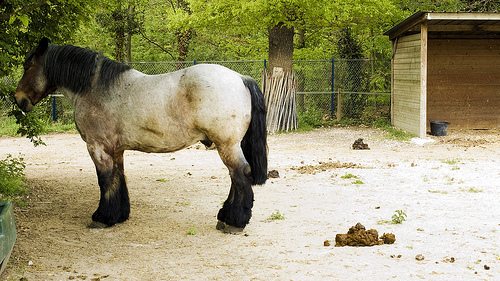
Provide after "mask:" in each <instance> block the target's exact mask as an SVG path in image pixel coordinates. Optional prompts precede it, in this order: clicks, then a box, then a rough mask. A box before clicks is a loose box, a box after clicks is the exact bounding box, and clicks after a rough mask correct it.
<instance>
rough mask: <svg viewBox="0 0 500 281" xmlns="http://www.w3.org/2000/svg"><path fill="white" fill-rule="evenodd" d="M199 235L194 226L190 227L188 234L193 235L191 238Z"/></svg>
mask: <svg viewBox="0 0 500 281" xmlns="http://www.w3.org/2000/svg"><path fill="white" fill-rule="evenodd" d="M197 233H198V231H197V230H196V228H195V227H194V226H192V227H190V228H189V229H188V230H187V231H186V234H187V235H191V236H194V235H196V234H197Z"/></svg>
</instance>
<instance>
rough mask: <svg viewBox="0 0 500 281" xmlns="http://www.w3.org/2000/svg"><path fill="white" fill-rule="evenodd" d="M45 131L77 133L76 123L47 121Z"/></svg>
mask: <svg viewBox="0 0 500 281" xmlns="http://www.w3.org/2000/svg"><path fill="white" fill-rule="evenodd" d="M45 132H47V133H76V132H77V131H76V126H75V123H73V122H72V123H64V122H52V121H48V122H46V123H45Z"/></svg>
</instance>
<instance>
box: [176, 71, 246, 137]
mask: <svg viewBox="0 0 500 281" xmlns="http://www.w3.org/2000/svg"><path fill="white" fill-rule="evenodd" d="M179 85H180V86H181V88H182V89H181V90H180V94H181V96H180V97H179V98H180V99H182V95H185V96H184V97H185V98H186V100H187V101H188V104H189V106H190V109H191V112H192V114H193V116H195V124H194V125H195V126H197V127H198V128H199V129H201V130H203V131H205V132H206V133H207V134H209V135H210V136H209V138H210V139H211V140H212V141H214V142H216V143H217V141H218V140H217V138H230V137H232V138H242V137H243V136H244V135H245V133H246V130H247V128H248V124H249V122H250V118H251V99H250V94H249V91H248V89H247V88H246V86H245V85H244V83H243V80H242V76H241V75H240V74H239V73H237V72H235V71H233V70H231V69H229V68H226V67H224V66H221V65H215V64H200V65H195V66H192V67H189V68H187V69H186V72H185V75H184V76H183V77H181V79H180V81H179ZM214 138H215V139H214Z"/></svg>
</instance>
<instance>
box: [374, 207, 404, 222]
mask: <svg viewBox="0 0 500 281" xmlns="http://www.w3.org/2000/svg"><path fill="white" fill-rule="evenodd" d="M406 217H407V216H406V212H405V211H403V210H396V211H394V214H393V215H392V219H391V220H390V221H388V220H379V221H378V222H377V224H402V223H403V222H404V221H405V220H406Z"/></svg>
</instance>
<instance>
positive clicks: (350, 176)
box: [340, 173, 359, 179]
mask: <svg viewBox="0 0 500 281" xmlns="http://www.w3.org/2000/svg"><path fill="white" fill-rule="evenodd" d="M340 178H341V179H359V177H358V176H356V175H353V174H351V173H347V174H345V175H343V176H341V177H340Z"/></svg>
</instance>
